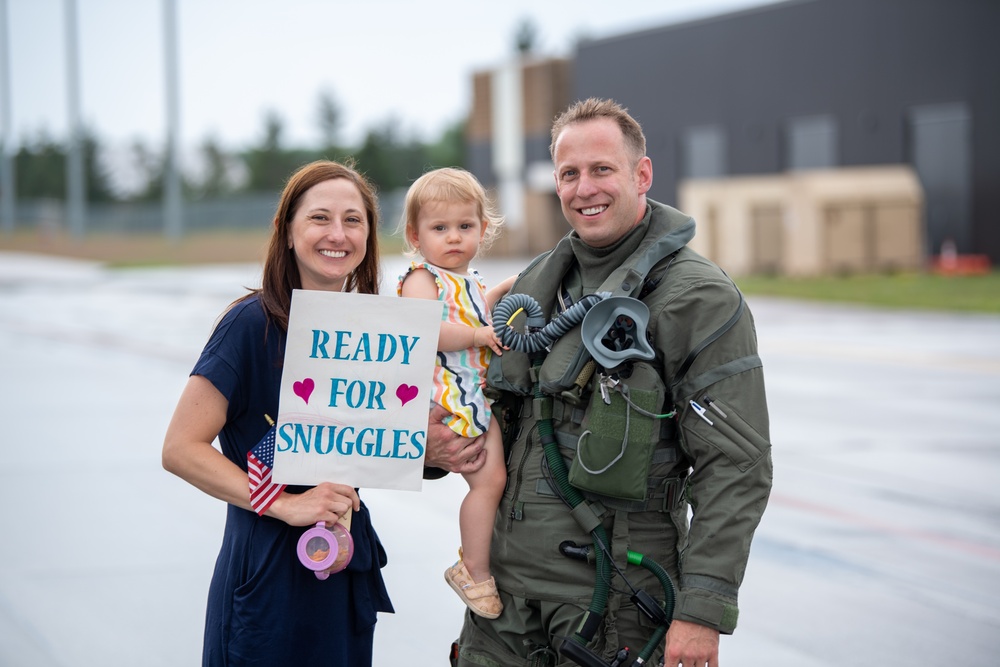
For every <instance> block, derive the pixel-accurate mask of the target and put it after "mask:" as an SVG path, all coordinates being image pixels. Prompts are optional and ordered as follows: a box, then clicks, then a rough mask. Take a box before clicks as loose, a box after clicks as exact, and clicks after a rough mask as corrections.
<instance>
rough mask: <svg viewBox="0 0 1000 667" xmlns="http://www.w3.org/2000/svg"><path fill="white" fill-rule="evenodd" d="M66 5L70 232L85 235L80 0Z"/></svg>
mask: <svg viewBox="0 0 1000 667" xmlns="http://www.w3.org/2000/svg"><path fill="white" fill-rule="evenodd" d="M64 4H65V7H66V89H67V94H66V98H67V102H68V112H69V113H68V116H69V147H68V152H67V155H66V204H67V208H68V213H69V231H70V234H72V235H73V237H75V238H80V237H82V236H83V234H84V231H85V222H86V218H87V202H86V180H85V178H86V174H85V172H84V164H83V130H82V128H81V125H80V71H79V70H80V68H79V64H80V53H79V45H78V43H77V27H76V25H77V23H76V0H65V3H64Z"/></svg>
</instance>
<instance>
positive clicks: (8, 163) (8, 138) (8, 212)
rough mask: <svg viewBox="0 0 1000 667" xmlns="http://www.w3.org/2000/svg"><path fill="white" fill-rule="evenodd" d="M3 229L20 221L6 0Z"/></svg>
mask: <svg viewBox="0 0 1000 667" xmlns="http://www.w3.org/2000/svg"><path fill="white" fill-rule="evenodd" d="M0 105H2V107H0V117H2V121H0V122H2V125H0V231H2V232H3V233H4V234H9V233H11V232H13V231H14V227H15V225H16V224H17V223H16V221H15V215H16V211H17V189H16V185H15V175H14V157H13V156H14V148H13V147H14V138H13V136H12V134H13V133H12V131H11V128H12V123H11V118H10V112H11V106H12V105H11V101H10V31H9V30H8V29H7V0H0Z"/></svg>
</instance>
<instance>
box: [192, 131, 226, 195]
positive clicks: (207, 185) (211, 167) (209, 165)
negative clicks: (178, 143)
mask: <svg viewBox="0 0 1000 667" xmlns="http://www.w3.org/2000/svg"><path fill="white" fill-rule="evenodd" d="M199 152H200V153H201V158H202V160H203V161H204V163H205V174H204V176H203V177H202V179H201V181H200V182H199V183H198V184H197V185H196V186H195V187H194V189H193V190H194V194H195V196H197V197H219V196H224V195H227V194H229V193H231V192H232V191H233V190H234V189H235V187H234V184H233V173H232V172H233V169H232V165H231V162H232V156H230V155H229V154H228V153H226V152H225V150H224V149H223V148H222V146H221V144H219V142H218V140H216V139H215V137H211V136H210V137H206V138H205V140H204V141H202V143H201V146H200V147H199Z"/></svg>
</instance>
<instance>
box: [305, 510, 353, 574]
mask: <svg viewBox="0 0 1000 667" xmlns="http://www.w3.org/2000/svg"><path fill="white" fill-rule="evenodd" d="M297 552H298V554H299V561H300V562H301V563H302V564H303V565H305V566H306V567H307V568H309V569H310V570H312V571H313V574H315V575H316V578H317V579H326V578H327V577H329V576H330V575H331V574H335V573H337V572H340V571H341V570H343V569H344V568H345V567H347V564H348V563H350V562H351V557H352V556H353V555H354V538H353V537H351V533H350V532H349V531H348V530H347V528H345V527H344V526H343V525H342V524H340V523H335V524H333V526H332V527H330V528H327V527H326V524H325V523H324V522H322V521H320V522H319V523H317V524H316V525H315V526H313V527H312V528H310V529H309V530H307V531H306V532H304V533H302V537H300V538H299V544H298V549H297Z"/></svg>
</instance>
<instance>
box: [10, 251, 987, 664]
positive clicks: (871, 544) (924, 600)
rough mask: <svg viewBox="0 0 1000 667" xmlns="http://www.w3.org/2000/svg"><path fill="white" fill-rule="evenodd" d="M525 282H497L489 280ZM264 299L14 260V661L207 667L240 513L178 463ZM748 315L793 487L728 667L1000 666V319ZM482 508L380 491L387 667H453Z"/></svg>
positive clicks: (439, 494)
mask: <svg viewBox="0 0 1000 667" xmlns="http://www.w3.org/2000/svg"><path fill="white" fill-rule="evenodd" d="M404 265H405V261H404V260H403V259H402V258H399V257H390V258H387V260H386V262H385V266H386V269H385V276H386V281H385V283H386V287H387V289H389V290H391V289H392V287H394V285H395V278H396V276H398V274H399V272H400V270H401V268H402V267H403V266H404ZM520 266H521V263H520V262H510V261H497V260H486V261H482V262H479V263H478V264H477V267H478V268H479V270H480V272H481V273H482V274H483V275H484V277H485V278H486V280H487V282H489V283H493V282H496V281H497V280H499V279H501V278H503V277H506V276H507V275H510V274H511V273H514V272H516V271H517V269H518V268H520ZM258 282H259V267H258V266H256V265H237V266H204V267H195V268H170V269H130V270H110V269H106V268H104V267H102V266H100V265H98V264H94V263H88V262H79V261H70V260H61V259H53V258H45V257H37V256H29V255H17V254H4V253H0V423H2V424H3V425H4V428H3V430H2V433H3V437H2V439H0V442H2V444H0V451H2V459H0V460H2V462H3V465H2V466H0V562H2V564H3V567H2V568H0V665H5V666H8V665H9V666H12V667H14V666H22V665H23V666H32V667H91V666H92V667H117V666H122V667H125V666H129V667H132V666H135V665H143V666H149V667H160V666H162V667H175V666H179V665H196V664H198V663H199V661H200V655H201V635H202V623H203V619H204V611H205V601H206V593H207V590H208V582H209V579H210V576H211V572H212V567H213V565H214V561H215V556H216V554H217V551H218V548H219V544H220V540H221V534H222V525H223V522H224V517H225V508H224V507H223V505H222V504H221V503H220V502H218V501H216V500H214V499H213V498H210V497H208V496H206V495H204V494H202V493H201V492H199V491H197V490H196V489H195V488H194V487H191V486H189V485H188V484H186V483H185V482H183V481H182V480H180V479H178V478H176V477H173V476H172V475H170V474H168V473H166V472H165V471H163V469H162V468H161V466H160V448H161V445H162V439H163V433H164V430H165V428H166V425H167V422H168V420H169V419H170V416H171V414H172V412H173V408H174V405H175V403H176V400H177V398H178V396H179V394H180V391H181V388H182V387H183V385H184V383H185V381H186V378H187V374H188V372H189V371H190V369H191V367H192V365H193V364H194V361H195V360H196V358H197V356H198V353H199V352H200V350H201V347H202V345H203V344H204V342H205V340H206V339H207V337H208V335H209V333H210V331H211V326H212V324H213V322H214V321H215V319H216V317H217V316H218V315H219V313H220V312H221V311H222V309H223V308H224V307H225V306H226V305H227V304H228V303H229V302H230V301H231V300H233V299H234V298H236V297H238V296H240V295H241V294H242V293H243V287H244V286H247V285H254V284H257V283H258ZM748 303H749V305H750V307H751V309H752V311H753V313H754V317H755V319H756V323H757V331H758V336H759V339H760V353H761V357H762V358H763V360H764V369H765V376H766V379H767V389H768V401H769V405H770V414H771V427H772V442H773V454H774V462H775V485H774V491H773V494H772V498H771V502H770V505H769V507H768V510H767V513H766V514H765V517H764V520H763V522H762V524H761V526H760V529H759V530H758V532H757V535H756V538H755V541H754V545H753V552H752V555H751V559H750V563H749V566H748V569H747V573H746V581H745V583H744V586H743V588H742V590H741V594H740V596H741V597H740V608H741V616H740V624H739V628H738V629H737V631H736V633H735V635H733V636H732V637H724V638H723V639H722V646H721V664H722V665H724V666H725V667H733V666H756V665H764V664H767V665H769V667H786V666H787V667H791V666H793V665H794V666H796V667H827V666H829V667H833V666H834V665H837V666H838V667H840V666H842V665H862V664H865V665H868V664H871V665H907V666H920V665H928V666H930V665H939V664H945V663H948V664H961V665H963V667H972V666H983V667H986V666H988V665H994V664H996V656H997V655H1000V484H998V482H1000V317H998V316H992V315H962V314H944V313H922V312H913V311H885V310H876V309H870V308H864V307H851V306H837V305H820V304H813V303H806V302H796V301H788V300H777V299H766V298H759V297H751V298H749V299H748ZM465 490H466V486H465V483H464V481H463V480H462V479H461V478H460V477H457V476H451V477H450V478H448V479H445V480H441V481H436V482H425V483H424V485H423V490H422V491H421V492H419V493H415V492H401V491H378V490H364V491H363V492H362V495H363V497H364V498H365V500H366V502H367V503H368V504H369V505H370V506H371V508H372V513H373V517H374V521H375V525H376V527H377V529H378V531H379V534H380V536H381V538H382V539H383V541H384V543H385V545H386V548H387V551H388V554H389V565H388V567H387V568H386V569H385V570H384V574H385V577H386V581H387V584H388V587H389V591H390V594H391V596H392V598H393V602H394V604H395V606H396V614H394V615H382V616H381V617H380V619H379V623H378V626H377V628H376V634H375V664H376V665H399V664H405V665H420V666H423V665H427V666H433V665H445V664H447V659H446V655H447V651H448V647H449V644H450V642H451V641H452V640H453V639H454V638H455V637H456V636H457V634H458V631H459V628H460V626H461V622H462V614H463V609H464V607H463V605H462V604H461V602H460V601H459V600H458V598H457V596H455V595H454V593H453V592H452V591H451V590H450V589H449V588H448V587H447V585H446V584H445V583H444V581H443V577H442V573H443V571H444V569H445V568H446V567H447V566H448V565H450V564H451V563H452V562H454V560H455V558H456V549H457V546H458V544H459V539H458V520H457V516H458V507H459V503H460V502H461V499H462V498H463V497H464V493H465ZM317 641H320V639H319V638H318V639H317Z"/></svg>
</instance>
